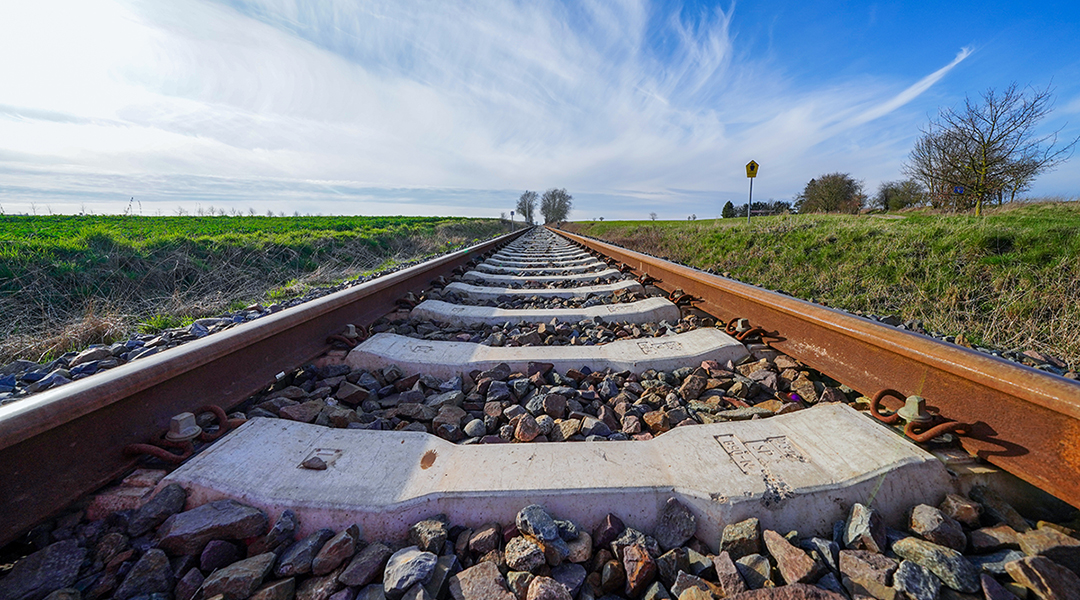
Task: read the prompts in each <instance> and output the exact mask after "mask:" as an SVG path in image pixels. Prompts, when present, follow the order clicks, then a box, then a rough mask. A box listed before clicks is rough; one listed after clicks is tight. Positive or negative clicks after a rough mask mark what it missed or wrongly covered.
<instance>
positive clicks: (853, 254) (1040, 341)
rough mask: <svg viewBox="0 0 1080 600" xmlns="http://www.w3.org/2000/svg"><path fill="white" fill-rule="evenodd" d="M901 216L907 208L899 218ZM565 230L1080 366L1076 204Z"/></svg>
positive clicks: (1079, 215)
mask: <svg viewBox="0 0 1080 600" xmlns="http://www.w3.org/2000/svg"><path fill="white" fill-rule="evenodd" d="M897 217H899V218H897ZM565 228H566V229H568V230H570V231H574V232H578V233H582V234H585V235H590V236H594V237H597V238H601V239H604V240H608V241H610V242H613V243H616V244H619V245H622V246H625V247H628V248H632V249H635V250H639V251H642V252H648V253H650V254H654V255H657V256H662V257H665V258H668V259H670V260H674V261H678V262H681V263H685V264H688V265H691V266H694V267H697V268H700V269H707V270H712V271H714V272H718V273H729V274H730V275H731V276H733V277H735V278H737V279H739V280H742V281H747V282H750V283H753V284H756V285H761V286H764V287H767V288H771V289H779V290H783V291H785V292H787V293H790V294H793V295H795V296H797V297H799V298H804V299H808V300H813V301H816V302H820V303H823V304H826V305H829V306H836V307H842V308H845V309H847V310H860V311H863V312H869V313H875V314H882V315H886V314H891V315H898V316H900V317H901V318H902V319H904V320H913V319H914V320H920V321H922V322H923V323H924V326H925V327H926V328H927V329H928V330H933V331H939V332H943V333H945V334H949V335H960V334H963V335H964V337H965V338H966V339H967V340H969V341H970V342H971V343H973V344H976V345H990V346H995V347H999V348H1003V349H1035V350H1039V351H1041V352H1046V353H1049V354H1052V355H1055V356H1057V357H1059V358H1062V359H1064V360H1066V361H1067V362H1069V363H1070V364H1072V365H1074V366H1075V365H1078V364H1080V202H1077V201H1070V202H1041V203H1039V202H1035V203H1014V204H1010V205H1005V206H1002V207H998V208H994V209H991V210H987V211H986V216H984V217H983V218H976V217H973V216H969V215H942V214H933V213H931V212H929V211H918V210H917V211H910V212H902V213H894V214H889V215H783V216H773V217H761V218H755V219H754V221H753V222H752V224H751V225H750V227H749V229H748V228H747V225H746V222H745V221H743V220H740V219H726V220H725V219H720V220H698V221H658V222H654V221H607V222H600V223H595V222H593V223H571V224H568V225H566V226H565Z"/></svg>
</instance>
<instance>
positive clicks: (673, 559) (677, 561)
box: [656, 548, 690, 586]
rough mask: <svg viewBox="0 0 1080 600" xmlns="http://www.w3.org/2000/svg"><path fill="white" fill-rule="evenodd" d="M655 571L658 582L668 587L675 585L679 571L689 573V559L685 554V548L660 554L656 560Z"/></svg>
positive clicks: (673, 549)
mask: <svg viewBox="0 0 1080 600" xmlns="http://www.w3.org/2000/svg"><path fill="white" fill-rule="evenodd" d="M656 569H657V575H658V576H659V577H660V581H663V582H664V583H665V584H666V585H668V586H670V585H672V584H673V583H675V578H677V577H678V576H679V571H687V572H689V571H690V558H689V556H688V555H687V553H686V548H672V549H671V550H668V551H667V552H665V553H663V554H661V555H660V556H659V558H657V559H656Z"/></svg>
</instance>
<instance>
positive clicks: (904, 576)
mask: <svg viewBox="0 0 1080 600" xmlns="http://www.w3.org/2000/svg"><path fill="white" fill-rule="evenodd" d="M893 589H894V590H896V592H897V594H899V595H900V597H901V598H906V599H907V600H937V598H938V594H939V593H940V592H941V580H940V579H938V578H937V577H935V576H934V574H933V573H931V572H930V570H929V569H927V568H926V567H924V566H922V565H918V564H916V563H913V562H911V561H910V560H905V561H902V562H901V563H900V566H899V567H898V568H897V569H896V572H895V573H893Z"/></svg>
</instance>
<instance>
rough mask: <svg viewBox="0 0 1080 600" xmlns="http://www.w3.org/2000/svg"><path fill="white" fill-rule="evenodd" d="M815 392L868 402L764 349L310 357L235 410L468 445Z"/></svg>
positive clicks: (650, 429)
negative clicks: (668, 361)
mask: <svg viewBox="0 0 1080 600" xmlns="http://www.w3.org/2000/svg"><path fill="white" fill-rule="evenodd" d="M818 402H844V403H847V404H851V405H853V406H854V407H855V408H858V409H866V408H868V402H867V400H866V399H865V398H863V397H860V396H859V394H858V393H857V392H855V391H854V390H851V389H850V388H847V387H844V386H839V385H837V384H836V383H835V382H832V381H830V380H828V379H827V378H825V377H823V376H821V375H820V374H818V373H816V372H814V371H812V370H810V369H808V368H806V367H805V366H803V365H801V364H800V363H799V362H798V361H795V360H793V359H791V358H790V357H787V356H784V355H780V354H778V353H776V352H775V351H773V350H767V349H766V350H758V352H757V354H756V356H755V357H750V358H748V359H747V360H746V362H744V363H743V364H739V365H735V364H731V363H730V362H729V363H728V364H725V365H721V364H718V363H717V362H715V361H705V362H702V363H701V364H700V365H694V366H688V367H684V368H680V369H676V370H674V371H672V372H657V371H654V370H651V369H650V370H646V371H643V372H641V373H634V372H629V371H624V372H618V373H616V372H612V371H611V370H604V371H592V370H590V369H589V368H588V367H587V366H582V367H581V368H580V369H577V370H574V369H571V370H568V371H567V372H565V373H560V372H558V371H557V370H555V369H553V368H552V365H550V364H545V363H531V364H530V365H529V368H528V372H526V373H515V372H512V371H511V369H510V367H509V366H507V365H505V364H503V365H500V366H498V367H496V368H493V369H490V370H488V371H479V370H474V371H472V372H470V373H462V374H460V375H459V376H457V377H454V378H453V379H450V380H442V379H439V378H436V377H432V376H430V375H426V374H423V373H403V372H402V371H401V369H400V368H398V367H397V366H389V367H386V368H383V369H381V370H377V371H374V372H368V371H365V370H360V369H357V370H352V369H350V368H349V367H348V366H347V365H332V366H326V367H322V368H317V367H315V366H311V365H309V366H306V367H304V368H302V369H298V370H297V371H294V372H292V373H289V374H285V375H284V376H283V377H282V378H281V380H279V381H278V382H277V383H275V384H274V385H272V386H270V388H269V389H267V390H265V391H263V392H261V393H259V394H256V395H255V396H253V397H252V398H250V399H248V400H247V401H245V402H244V403H243V404H242V405H241V406H240V407H239V412H240V413H242V415H243V416H246V417H277V418H284V419H291V420H295V421H301V422H305V423H315V424H318V425H324V426H328V427H338V428H351V429H375V430H406V431H423V432H427V433H433V434H435V435H438V436H439V437H441V438H443V439H445V440H448V441H450V442H455V443H461V444H476V443H505V442H564V441H570V442H573V441H604V440H648V439H652V438H653V437H654V436H657V435H660V434H662V433H663V432H665V431H668V430H670V429H671V428H673V427H681V426H689V425H697V424H704V423H719V422H725V421H738V420H746V419H754V418H765V417H769V416H773V415H776V414H787V413H789V412H794V411H797V410H802V409H803V408H806V407H808V406H810V405H812V404H815V403H818ZM236 416H241V415H240V414H237V415H236Z"/></svg>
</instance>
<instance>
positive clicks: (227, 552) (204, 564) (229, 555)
mask: <svg viewBox="0 0 1080 600" xmlns="http://www.w3.org/2000/svg"><path fill="white" fill-rule="evenodd" d="M239 558H240V549H239V548H237V547H236V544H233V543H231V542H226V541H224V540H210V542H208V543H207V544H206V548H203V551H202V554H201V555H199V568H200V569H202V570H203V571H204V572H206V573H210V572H213V571H215V570H217V569H220V568H221V567H226V566H229V565H231V564H233V563H234V562H236V561H237V560H238V559H239Z"/></svg>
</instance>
